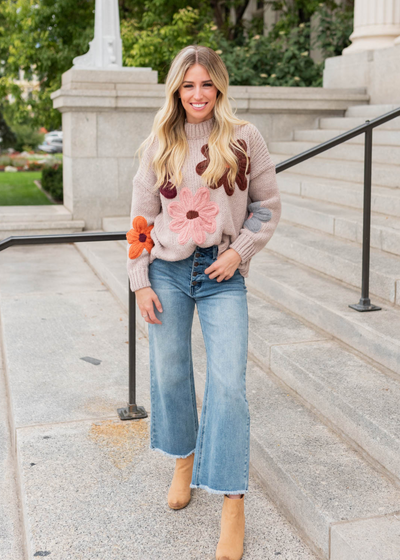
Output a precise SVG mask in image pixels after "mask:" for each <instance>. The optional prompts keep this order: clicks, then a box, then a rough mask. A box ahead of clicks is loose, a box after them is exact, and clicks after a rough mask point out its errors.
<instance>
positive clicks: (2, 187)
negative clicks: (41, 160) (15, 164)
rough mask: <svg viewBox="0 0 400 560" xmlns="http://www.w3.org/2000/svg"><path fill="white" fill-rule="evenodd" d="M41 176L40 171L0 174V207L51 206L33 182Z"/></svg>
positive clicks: (3, 172) (5, 172)
mask: <svg viewBox="0 0 400 560" xmlns="http://www.w3.org/2000/svg"><path fill="white" fill-rule="evenodd" d="M41 176H42V172H41V171H23V172H20V171H18V172H12V171H2V172H0V206H26V205H31V204H34V205H36V204H51V202H50V200H49V199H48V198H47V197H46V196H45V195H44V194H43V193H42V191H41V190H40V189H39V188H38V187H37V186H36V185H35V183H34V182H33V181H34V180H37V179H38V180H39V181H40V179H41Z"/></svg>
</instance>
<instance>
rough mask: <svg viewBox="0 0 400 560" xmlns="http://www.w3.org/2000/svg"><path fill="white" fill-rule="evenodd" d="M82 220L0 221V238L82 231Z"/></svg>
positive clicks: (83, 226) (83, 225)
mask: <svg viewBox="0 0 400 560" xmlns="http://www.w3.org/2000/svg"><path fill="white" fill-rule="evenodd" d="M84 228H85V221H84V220H67V221H61V220H56V221H54V222H53V221H46V222H45V221H42V222H39V221H38V222H5V223H0V240H2V239H6V238H7V237H11V236H14V235H51V234H57V233H75V232H79V231H83V230H84Z"/></svg>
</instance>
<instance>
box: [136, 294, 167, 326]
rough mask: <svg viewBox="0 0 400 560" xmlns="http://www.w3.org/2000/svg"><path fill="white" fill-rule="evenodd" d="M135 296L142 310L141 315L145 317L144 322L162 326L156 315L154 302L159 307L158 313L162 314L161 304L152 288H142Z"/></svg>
mask: <svg viewBox="0 0 400 560" xmlns="http://www.w3.org/2000/svg"><path fill="white" fill-rule="evenodd" d="M135 296H136V301H137V304H138V306H139V309H140V313H141V315H142V317H143V316H144V317H143V318H144V320H145V321H146V322H147V323H151V324H152V325H154V323H158V324H160V325H162V323H161V321H160V320H159V319H157V317H156V315H155V313H154V307H153V302H154V304H155V306H156V307H157V309H158V311H160V312H161V313H162V307H161V302H160V300H159V299H158V296H157V294H156V293H155V291H154V290H153V289H152V288H150V286H146V287H145V288H140V289H139V290H136V291H135ZM146 314H147V315H146Z"/></svg>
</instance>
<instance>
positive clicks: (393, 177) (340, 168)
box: [271, 152, 400, 193]
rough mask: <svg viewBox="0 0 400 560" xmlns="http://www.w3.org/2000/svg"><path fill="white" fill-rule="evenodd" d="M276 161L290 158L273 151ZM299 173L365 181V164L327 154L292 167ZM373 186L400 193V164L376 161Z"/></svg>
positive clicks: (357, 181)
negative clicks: (338, 158)
mask: <svg viewBox="0 0 400 560" xmlns="http://www.w3.org/2000/svg"><path fill="white" fill-rule="evenodd" d="M271 158H272V159H273V161H274V163H279V162H281V161H285V160H286V159H288V157H287V156H285V155H282V154H276V153H273V152H271ZM292 171H294V172H295V173H296V174H298V175H305V176H306V177H307V178H309V177H315V178H317V179H318V180H322V181H323V180H325V179H334V180H340V181H350V182H354V183H363V182H364V164H363V163H362V162H361V161H339V160H333V159H329V158H327V157H326V154H321V155H320V156H317V157H313V158H311V159H308V160H306V161H303V162H302V163H299V164H297V165H296V166H294V167H293V168H292ZM372 186H373V187H377V186H382V187H389V188H392V189H393V190H397V191H398V192H399V193H400V165H389V164H381V163H375V164H374V165H373V166H372Z"/></svg>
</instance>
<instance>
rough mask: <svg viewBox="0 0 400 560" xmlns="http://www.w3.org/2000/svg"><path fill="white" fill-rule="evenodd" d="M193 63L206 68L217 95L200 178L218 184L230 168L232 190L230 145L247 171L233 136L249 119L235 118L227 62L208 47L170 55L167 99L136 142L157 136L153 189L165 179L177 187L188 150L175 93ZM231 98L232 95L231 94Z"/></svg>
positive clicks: (191, 47) (233, 161)
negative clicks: (237, 126) (207, 155)
mask: <svg viewBox="0 0 400 560" xmlns="http://www.w3.org/2000/svg"><path fill="white" fill-rule="evenodd" d="M194 64H201V65H202V66H204V68H206V70H207V71H208V73H209V75H210V78H211V80H212V81H213V83H214V85H215V86H216V88H217V90H218V92H217V99H216V102H215V105H214V109H213V111H214V112H213V116H214V119H215V120H214V126H213V129H212V131H211V133H210V136H209V138H208V148H209V150H208V154H209V159H210V163H209V165H208V166H207V169H206V170H205V171H204V173H203V174H202V175H201V177H202V181H204V182H205V183H206V184H208V185H210V186H214V188H215V186H216V185H217V183H218V181H219V179H220V178H221V177H222V175H223V174H224V173H225V172H226V168H227V166H229V171H228V174H227V180H228V183H229V185H230V187H231V189H232V190H234V188H235V178H236V174H237V171H238V159H237V157H236V155H235V153H234V151H233V149H232V148H233V147H234V148H235V149H236V150H238V151H240V152H242V153H243V154H244V155H245V157H246V172H247V168H248V165H249V160H248V156H247V153H246V152H245V150H244V149H243V148H242V146H240V145H239V144H238V142H237V141H236V139H235V137H234V126H235V125H245V124H248V121H245V120H242V119H238V118H237V117H236V116H235V115H234V113H233V111H232V107H231V104H230V102H229V99H228V85H229V74H228V71H227V69H226V66H225V64H224V62H223V61H222V59H221V58H220V57H219V56H218V54H217V53H216V52H215V51H214V50H213V49H210V48H209V47H204V46H201V45H189V46H187V47H185V48H183V49H182V50H181V51H180V52H179V53H178V54H177V55H176V56H175V58H174V59H173V61H172V63H171V66H170V69H169V71H168V75H167V79H166V82H165V90H166V99H165V102H164V105H163V106H162V107H161V108H160V109H159V110H158V112H157V114H156V116H155V117H154V122H153V126H152V130H151V133H150V135H149V136H148V137H147V138H146V139H145V140H144V141H143V142H142V144H141V145H140V146H139V148H138V150H137V151H136V153H137V152H139V159H140V160H141V157H142V156H141V150H142V149H143V148H146V147H150V146H151V145H152V143H153V142H154V141H155V139H156V138H157V139H158V149H157V151H156V153H155V154H154V157H153V160H152V162H151V164H152V166H153V170H154V172H155V175H156V177H157V181H156V183H155V185H154V190H155V191H157V190H158V188H159V187H161V186H162V185H163V184H165V186H166V185H167V183H168V180H169V182H170V184H171V186H170V188H173V187H174V186H175V187H176V188H179V186H180V185H181V183H182V180H183V176H182V167H183V164H184V161H185V158H186V155H187V154H188V152H189V146H188V142H187V138H186V134H185V118H186V111H185V109H184V108H183V105H182V103H181V100H180V99H179V97H178V90H179V88H180V86H181V84H182V82H183V80H184V77H185V74H186V72H187V71H188V69H189V68H190V67H191V66H193V65H194ZM232 99H233V98H232Z"/></svg>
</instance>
